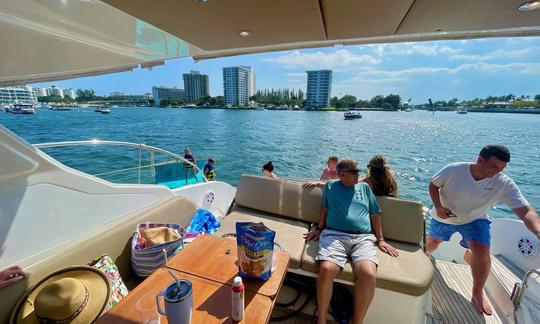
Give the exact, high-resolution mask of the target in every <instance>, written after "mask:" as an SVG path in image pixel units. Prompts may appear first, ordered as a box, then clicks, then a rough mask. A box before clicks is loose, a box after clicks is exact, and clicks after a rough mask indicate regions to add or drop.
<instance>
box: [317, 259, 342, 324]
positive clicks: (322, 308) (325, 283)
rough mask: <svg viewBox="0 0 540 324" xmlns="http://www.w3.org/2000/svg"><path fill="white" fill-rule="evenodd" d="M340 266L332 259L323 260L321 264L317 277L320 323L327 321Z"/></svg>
mask: <svg viewBox="0 0 540 324" xmlns="http://www.w3.org/2000/svg"><path fill="white" fill-rule="evenodd" d="M339 270H340V267H339V266H338V265H337V264H335V263H333V262H331V261H321V262H320V264H319V277H318V278H317V310H318V313H319V316H318V318H317V323H318V324H323V323H326V320H327V316H328V308H329V307H330V299H332V291H333V288H334V279H335V278H336V276H337V275H338V273H339Z"/></svg>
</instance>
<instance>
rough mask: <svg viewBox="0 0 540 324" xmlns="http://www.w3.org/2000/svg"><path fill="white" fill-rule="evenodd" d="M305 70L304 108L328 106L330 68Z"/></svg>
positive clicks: (330, 80)
mask: <svg viewBox="0 0 540 324" xmlns="http://www.w3.org/2000/svg"><path fill="white" fill-rule="evenodd" d="M306 72H307V75H308V77H307V95H306V108H308V109H318V108H324V107H328V105H329V104H330V96H331V93H332V70H318V71H306Z"/></svg>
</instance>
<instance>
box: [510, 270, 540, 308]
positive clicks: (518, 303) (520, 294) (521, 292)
mask: <svg viewBox="0 0 540 324" xmlns="http://www.w3.org/2000/svg"><path fill="white" fill-rule="evenodd" d="M533 274H536V275H538V276H540V271H538V270H529V271H527V273H526V274H525V276H524V277H523V281H522V282H521V289H520V290H519V292H518V295H517V298H516V299H515V303H514V309H515V310H516V311H517V310H518V309H519V307H520V306H521V300H522V299H523V295H524V293H525V287H526V286H527V281H529V278H530V276H531V275H533Z"/></svg>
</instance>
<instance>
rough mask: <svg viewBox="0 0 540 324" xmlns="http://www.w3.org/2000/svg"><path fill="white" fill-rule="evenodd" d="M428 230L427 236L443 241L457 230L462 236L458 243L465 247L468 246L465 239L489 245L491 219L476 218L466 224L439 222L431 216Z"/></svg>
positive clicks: (447, 239)
mask: <svg viewBox="0 0 540 324" xmlns="http://www.w3.org/2000/svg"><path fill="white" fill-rule="evenodd" d="M428 232H429V233H428V234H429V236H431V237H433V238H436V239H439V240H443V241H450V237H451V236H452V235H453V234H454V233H456V232H458V233H459V234H461V237H462V240H461V242H460V244H461V245H462V246H463V247H464V248H466V249H467V248H469V246H468V245H467V241H476V242H479V243H483V244H485V245H487V246H490V243H491V221H490V220H489V219H477V220H475V221H472V222H470V223H467V224H462V225H453V224H445V223H441V222H439V221H437V220H435V219H433V218H432V219H431V223H430V224H429V231H428Z"/></svg>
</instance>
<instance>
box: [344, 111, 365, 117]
mask: <svg viewBox="0 0 540 324" xmlns="http://www.w3.org/2000/svg"><path fill="white" fill-rule="evenodd" d="M343 117H345V119H362V114H361V113H360V112H359V111H347V112H345V113H344V114H343Z"/></svg>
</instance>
